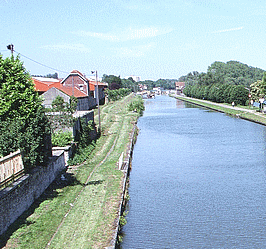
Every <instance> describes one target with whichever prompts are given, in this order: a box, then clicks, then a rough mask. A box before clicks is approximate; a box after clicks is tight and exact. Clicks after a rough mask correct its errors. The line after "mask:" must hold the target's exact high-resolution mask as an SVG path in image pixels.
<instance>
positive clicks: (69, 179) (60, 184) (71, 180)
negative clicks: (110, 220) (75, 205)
mask: <svg viewBox="0 0 266 249" xmlns="http://www.w3.org/2000/svg"><path fill="white" fill-rule="evenodd" d="M97 182H99V183H97ZM91 184H94V185H96V184H100V181H95V182H89V183H88V185H91ZM75 185H82V186H85V184H84V183H81V182H80V181H78V180H77V178H76V177H75V176H74V174H72V173H66V172H65V173H63V174H62V175H59V176H58V177H57V178H56V179H55V180H54V181H53V182H52V183H51V184H50V186H49V187H48V188H47V189H46V190H45V191H44V193H43V194H42V195H41V196H40V197H39V198H38V199H36V200H35V201H34V203H33V204H32V205H31V206H30V207H29V208H28V209H27V210H26V211H25V212H24V213H23V214H22V215H21V216H20V217H19V218H18V219H17V220H16V221H15V222H14V223H13V224H11V225H10V226H9V228H8V230H7V231H6V232H5V233H4V234H2V235H0V248H3V247H4V246H5V245H6V243H7V241H8V240H9V239H10V237H11V236H12V234H13V233H14V232H15V231H16V230H18V229H19V228H21V227H24V226H29V225H31V224H33V223H34V222H31V221H28V220H27V218H28V217H29V216H31V215H32V214H33V213H34V211H35V209H37V208H38V207H39V206H40V204H41V203H42V202H44V201H46V200H52V199H54V198H56V197H57V196H58V195H59V193H58V191H57V190H58V189H63V188H65V187H67V186H75ZM86 185H87V184H86Z"/></svg>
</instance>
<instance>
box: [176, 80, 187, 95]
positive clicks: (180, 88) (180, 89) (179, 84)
mask: <svg viewBox="0 0 266 249" xmlns="http://www.w3.org/2000/svg"><path fill="white" fill-rule="evenodd" d="M184 88H185V82H175V89H176V94H177V95H180V94H182V93H183V90H184Z"/></svg>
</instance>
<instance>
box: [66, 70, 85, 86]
mask: <svg viewBox="0 0 266 249" xmlns="http://www.w3.org/2000/svg"><path fill="white" fill-rule="evenodd" d="M70 76H78V77H80V78H81V79H82V80H83V81H88V79H87V78H86V77H85V75H83V74H82V73H81V72H80V71H78V70H72V71H71V73H70V74H69V75H67V76H66V77H65V78H64V79H63V80H62V81H61V83H64V82H65V81H66V79H67V78H68V77H70Z"/></svg>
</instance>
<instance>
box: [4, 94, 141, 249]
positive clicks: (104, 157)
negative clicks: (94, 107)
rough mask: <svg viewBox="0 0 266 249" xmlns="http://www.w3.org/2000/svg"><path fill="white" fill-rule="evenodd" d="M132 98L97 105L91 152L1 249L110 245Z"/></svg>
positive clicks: (23, 218)
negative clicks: (98, 131)
mask: <svg viewBox="0 0 266 249" xmlns="http://www.w3.org/2000/svg"><path fill="white" fill-rule="evenodd" d="M133 99H134V95H133V94H131V95H129V96H127V97H125V98H123V99H122V100H119V101H116V102H111V103H109V104H106V105H104V106H102V107H101V126H102V135H101V137H100V138H99V139H98V140H97V142H96V147H95V149H94V151H93V153H92V154H91V155H90V157H89V158H88V160H87V161H86V162H84V163H83V164H81V165H76V166H72V167H69V168H68V170H67V172H66V173H64V177H61V178H58V179H57V180H56V181H55V182H53V184H52V185H51V186H50V187H49V188H48V189H47V191H45V193H44V194H43V195H42V196H41V197H40V198H39V199H38V200H37V201H36V202H35V203H34V204H33V205H32V206H31V207H30V208H29V209H28V210H27V211H26V212H25V213H24V214H23V215H22V216H21V217H20V218H19V219H18V220H17V222H15V223H14V224H13V225H12V226H11V227H10V228H9V230H8V231H7V233H5V234H4V236H2V237H1V245H0V246H1V247H4V248H105V247H110V248H114V246H115V242H116V236H117V230H118V225H119V215H120V211H121V205H122V199H123V195H124V190H125V182H126V177H127V167H128V165H129V161H130V153H131V150H132V143H133V140H134V137H135V132H133V131H134V127H135V125H136V121H137V119H138V114H137V113H135V112H130V111H128V109H127V106H128V104H129V103H130V102H131V101H132V100H133ZM95 120H98V119H97V117H95ZM122 153H124V155H125V156H124V158H122V165H123V166H125V168H123V169H122V170H119V169H118V167H119V165H118V161H119V158H120V159H121V154H122Z"/></svg>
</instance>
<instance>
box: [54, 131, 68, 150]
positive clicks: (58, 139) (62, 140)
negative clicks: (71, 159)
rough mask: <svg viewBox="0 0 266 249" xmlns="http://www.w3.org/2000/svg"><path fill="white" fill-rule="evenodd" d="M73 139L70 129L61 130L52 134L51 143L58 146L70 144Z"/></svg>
mask: <svg viewBox="0 0 266 249" xmlns="http://www.w3.org/2000/svg"><path fill="white" fill-rule="evenodd" d="M72 141H73V134H72V132H71V131H65V132H63V131H62V130H60V131H58V132H55V133H53V134H52V145H53V146H58V147H64V146H67V145H70V144H71V142H72Z"/></svg>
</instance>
